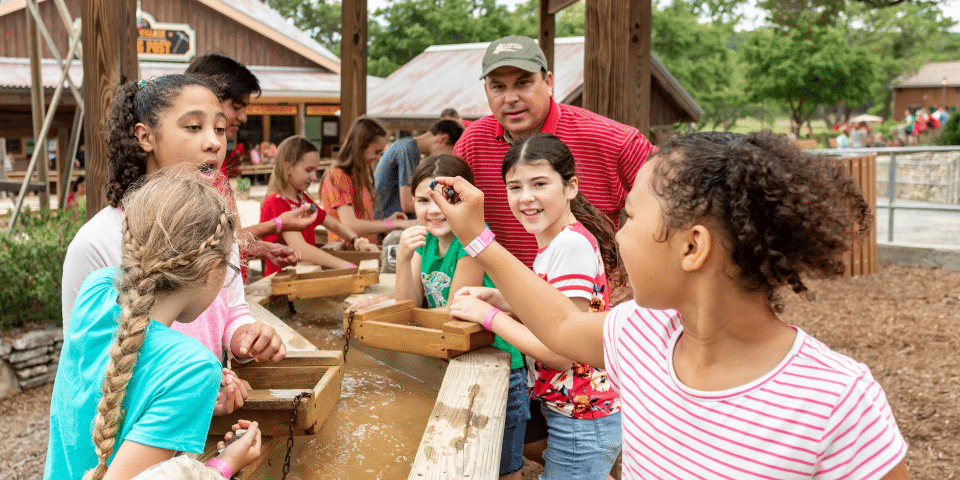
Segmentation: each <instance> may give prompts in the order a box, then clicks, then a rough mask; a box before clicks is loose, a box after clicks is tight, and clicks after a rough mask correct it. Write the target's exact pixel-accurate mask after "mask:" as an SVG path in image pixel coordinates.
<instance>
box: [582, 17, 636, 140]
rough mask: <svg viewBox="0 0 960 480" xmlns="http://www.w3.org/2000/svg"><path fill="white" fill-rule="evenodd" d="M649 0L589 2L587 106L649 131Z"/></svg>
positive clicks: (585, 93)
mask: <svg viewBox="0 0 960 480" xmlns="http://www.w3.org/2000/svg"><path fill="white" fill-rule="evenodd" d="M652 15H653V7H652V3H651V0H592V1H589V2H587V3H586V27H585V36H586V40H585V44H584V54H583V58H584V72H583V76H584V78H583V107H584V108H586V109H587V110H591V111H593V112H596V113H599V114H600V115H603V116H606V117H609V118H612V119H614V120H616V121H618V122H621V123H624V124H627V125H632V126H634V127H637V129H639V130H640V133H642V134H644V135H649V134H650V81H651V77H650V44H651V39H650V30H651V25H652V23H651V22H652Z"/></svg>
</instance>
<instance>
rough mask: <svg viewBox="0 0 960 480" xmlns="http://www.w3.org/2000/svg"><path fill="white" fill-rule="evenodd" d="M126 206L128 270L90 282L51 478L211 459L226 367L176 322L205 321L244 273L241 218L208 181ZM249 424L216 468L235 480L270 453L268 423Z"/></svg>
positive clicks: (77, 315)
mask: <svg viewBox="0 0 960 480" xmlns="http://www.w3.org/2000/svg"><path fill="white" fill-rule="evenodd" d="M123 206H124V209H125V211H126V215H125V217H124V221H123V247H122V260H121V263H120V266H119V267H107V268H102V269H100V270H97V271H96V272H94V273H93V274H91V275H90V276H89V277H88V278H87V280H86V281H85V282H84V283H83V286H82V287H81V289H80V293H79V295H78V296H77V302H76V306H75V307H74V309H73V315H72V319H71V320H72V321H71V322H70V324H69V327H68V329H67V332H66V335H65V336H64V344H63V349H62V352H61V359H60V365H59V367H58V370H57V378H56V381H55V384H54V389H53V395H52V400H51V408H50V440H49V445H48V449H47V461H46V468H45V471H44V478H46V479H79V478H81V477H82V478H85V479H93V480H100V479H103V478H108V479H129V478H131V477H133V476H135V475H137V474H138V473H140V472H141V471H143V470H145V469H146V468H148V467H150V466H152V465H154V464H156V463H159V462H161V461H164V460H168V459H170V458H171V457H173V455H174V453H175V452H176V451H186V452H202V451H203V446H204V441H205V439H206V435H207V429H208V428H209V426H210V418H211V415H212V413H213V409H214V404H215V401H216V397H217V390H218V388H219V385H220V363H219V361H218V360H217V358H216V357H215V356H214V355H213V354H212V353H211V352H210V351H209V350H208V349H207V348H205V347H204V345H203V344H202V343H200V342H199V341H198V340H195V339H193V338H190V337H188V336H186V335H184V334H182V333H180V332H177V331H174V330H172V329H171V328H170V326H171V325H172V324H173V322H174V321H178V322H191V321H193V320H194V319H196V318H197V316H198V315H200V313H201V312H203V311H204V310H206V308H207V307H209V306H210V304H211V303H212V302H213V301H214V299H215V298H216V297H217V295H218V294H219V292H220V290H221V288H222V286H223V285H224V281H225V280H229V278H227V276H228V275H230V276H232V275H235V274H236V271H237V267H236V266H235V265H232V264H231V263H230V256H231V251H232V249H233V246H234V240H233V239H234V228H235V217H234V215H233V214H232V212H231V211H230V208H229V207H228V205H227V203H226V202H225V200H224V199H223V198H222V197H221V196H220V195H219V194H218V193H217V192H216V191H215V190H214V189H213V188H211V187H209V186H208V185H206V184H204V183H203V182H202V181H201V180H200V179H199V178H197V175H196V174H193V175H183V174H167V175H163V176H158V177H157V178H155V179H153V180H152V181H149V182H148V183H146V184H145V185H144V186H143V187H141V188H140V189H139V190H137V191H135V192H133V193H132V194H131V195H128V197H127V199H126V200H125V201H124V205H123ZM242 426H244V427H245V428H247V429H248V434H247V435H244V436H243V437H242V438H241V439H240V440H238V441H237V442H236V443H233V444H231V445H230V448H227V449H225V450H224V451H223V453H221V455H220V456H219V457H218V458H217V459H215V460H213V461H212V464H211V466H212V467H214V468H217V469H218V470H219V471H221V472H224V473H225V476H227V477H229V475H230V473H227V472H226V470H230V471H231V473H232V471H235V470H238V469H239V468H241V467H243V466H244V465H245V464H246V463H248V462H249V461H250V460H252V459H253V458H255V457H256V456H257V455H258V454H259V448H260V440H259V430H258V429H257V425H256V423H252V424H250V423H246V422H244V424H243V425H242Z"/></svg>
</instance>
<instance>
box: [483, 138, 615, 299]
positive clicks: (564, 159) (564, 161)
mask: <svg viewBox="0 0 960 480" xmlns="http://www.w3.org/2000/svg"><path fill="white" fill-rule="evenodd" d="M541 160H546V161H547V162H548V163H550V166H551V167H552V168H553V169H554V170H555V171H556V172H557V173H558V174H560V178H561V179H563V183H564V184H567V183H568V182H569V181H570V179H571V178H573V177H575V176H576V175H577V164H576V162H575V161H574V158H573V152H571V151H570V148H569V147H567V145H566V144H565V143H563V141H562V140H560V139H559V138H557V137H556V136H555V135H553V134H550V133H537V134H534V135H531V136H529V137H524V138H523V139H521V140H519V141H517V142H516V143H514V144H513V145H511V146H510V150H508V151H507V155H506V156H504V158H503V165H501V166H500V176H501V178H503V180H504V182H506V179H507V173H508V172H510V170H512V169H513V167H514V166H515V165H516V164H517V163H520V162H523V163H534V162H538V161H541ZM570 211H571V213H573V216H574V217H576V219H577V221H579V222H580V223H582V224H583V226H584V227H586V229H587V230H589V231H590V233H592V234H593V236H594V237H595V238H596V239H597V246H598V247H599V248H600V257H601V258H603V268H604V271H605V273H606V275H607V281H608V283H609V287H610V288H611V289H613V288H616V287H618V286H620V285H621V284H622V283H623V279H624V278H626V273H625V271H624V267H623V262H622V260H621V259H620V251H619V249H618V248H617V241H616V233H615V232H616V229H615V227H614V224H613V220H611V219H610V217H608V216H607V215H605V214H603V212H601V211H600V210H598V209H597V207H594V206H593V204H592V203H590V200H587V197H585V196H584V195H583V191H578V192H577V196H576V197H575V198H574V199H573V200H571V201H570Z"/></svg>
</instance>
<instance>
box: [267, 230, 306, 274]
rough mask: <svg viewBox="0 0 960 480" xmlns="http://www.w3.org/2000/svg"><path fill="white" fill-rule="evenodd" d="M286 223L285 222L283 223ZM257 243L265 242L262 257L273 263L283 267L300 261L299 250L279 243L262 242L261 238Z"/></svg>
mask: <svg viewBox="0 0 960 480" xmlns="http://www.w3.org/2000/svg"><path fill="white" fill-rule="evenodd" d="M284 225H286V224H284ZM258 243H263V244H265V245H264V247H263V249H262V250H261V252H262V253H263V257H262V258H266V259H267V260H270V261H271V262H273V264H274V265H276V266H278V267H280V268H284V267H290V266H293V265H296V264H297V262H299V261H300V252H298V251H296V250H294V249H292V248H290V247H288V246H286V245H283V244H280V243H270V242H264V241H263V240H261V241H259V242H258Z"/></svg>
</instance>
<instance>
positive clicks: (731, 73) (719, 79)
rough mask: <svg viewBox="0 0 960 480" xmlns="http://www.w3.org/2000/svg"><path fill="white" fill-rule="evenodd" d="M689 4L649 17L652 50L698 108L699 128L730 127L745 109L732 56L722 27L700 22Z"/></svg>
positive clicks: (739, 72)
mask: <svg viewBox="0 0 960 480" xmlns="http://www.w3.org/2000/svg"><path fill="white" fill-rule="evenodd" d="M697 12H698V9H697V7H696V5H695V4H694V2H690V3H688V2H686V1H685V0H675V1H674V2H672V3H671V4H670V5H667V6H666V7H664V8H663V9H662V10H658V11H655V12H654V13H653V31H652V37H653V38H652V40H653V44H652V48H653V51H654V52H655V53H656V54H657V58H659V59H660V61H661V62H663V64H664V66H665V67H667V70H669V71H670V73H671V74H673V76H674V77H675V78H676V79H677V81H679V82H680V84H681V85H683V87H684V88H685V89H686V90H687V91H688V92H690V94H691V95H693V97H694V99H695V100H696V101H697V103H698V104H699V105H700V106H701V107H702V108H703V109H704V115H703V117H702V118H701V119H700V125H699V127H700V128H704V127H709V128H710V129H716V128H718V127H720V128H723V129H725V130H728V129H730V128H731V127H733V126H734V125H735V124H736V122H737V119H738V118H740V117H742V116H743V115H744V114H745V113H747V110H748V107H749V105H748V101H747V97H746V94H745V92H744V89H743V84H744V82H743V77H742V69H741V68H740V65H739V63H738V55H737V52H735V51H734V50H732V49H730V48H729V47H727V39H728V37H729V35H730V34H731V32H732V29H731V28H730V25H729V24H727V23H725V22H715V23H712V24H711V23H700V20H699V18H700V16H699V15H698V13H697Z"/></svg>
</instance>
